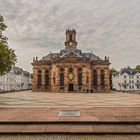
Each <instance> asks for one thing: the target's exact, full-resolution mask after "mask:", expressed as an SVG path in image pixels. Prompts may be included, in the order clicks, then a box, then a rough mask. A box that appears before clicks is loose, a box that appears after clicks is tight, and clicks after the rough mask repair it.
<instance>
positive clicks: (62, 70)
mask: <svg viewBox="0 0 140 140" xmlns="http://www.w3.org/2000/svg"><path fill="white" fill-rule="evenodd" d="M60 86H64V69H63V68H61V69H60Z"/></svg>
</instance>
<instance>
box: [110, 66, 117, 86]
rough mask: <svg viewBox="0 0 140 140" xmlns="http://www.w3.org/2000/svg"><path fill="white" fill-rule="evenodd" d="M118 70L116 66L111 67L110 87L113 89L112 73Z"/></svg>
mask: <svg viewBox="0 0 140 140" xmlns="http://www.w3.org/2000/svg"><path fill="white" fill-rule="evenodd" d="M116 72H117V70H115V69H114V68H111V69H110V89H112V75H113V73H116Z"/></svg>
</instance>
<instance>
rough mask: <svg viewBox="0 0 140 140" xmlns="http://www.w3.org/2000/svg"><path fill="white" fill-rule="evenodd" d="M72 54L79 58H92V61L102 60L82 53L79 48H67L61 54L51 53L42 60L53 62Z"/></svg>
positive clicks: (91, 54)
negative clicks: (54, 59)
mask: <svg viewBox="0 0 140 140" xmlns="http://www.w3.org/2000/svg"><path fill="white" fill-rule="evenodd" d="M70 53H74V54H75V56H76V57H77V58H90V60H102V59H101V58H99V57H98V56H96V55H95V54H93V53H82V51H81V50H79V49H77V48H67V49H63V50H60V53H50V54H48V55H46V56H45V57H43V58H42V59H41V60H52V59H53V58H66V57H68V55H69V54H70Z"/></svg>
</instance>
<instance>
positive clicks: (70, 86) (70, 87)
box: [68, 84, 74, 92]
mask: <svg viewBox="0 0 140 140" xmlns="http://www.w3.org/2000/svg"><path fill="white" fill-rule="evenodd" d="M68 90H69V92H72V91H74V87H73V84H69V89H68Z"/></svg>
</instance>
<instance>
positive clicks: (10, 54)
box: [0, 15, 16, 75]
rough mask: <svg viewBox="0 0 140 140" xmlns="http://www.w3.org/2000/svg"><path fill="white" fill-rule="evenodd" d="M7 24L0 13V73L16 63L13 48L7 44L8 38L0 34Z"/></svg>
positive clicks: (5, 71)
mask: <svg viewBox="0 0 140 140" xmlns="http://www.w3.org/2000/svg"><path fill="white" fill-rule="evenodd" d="M6 28H7V26H6V25H5V24H4V19H3V17H2V16H1V15H0V75H4V74H6V73H7V72H9V71H10V70H11V68H12V66H13V65H14V64H15V63H16V55H15V52H14V50H12V49H11V48H9V46H8V42H7V40H8V38H7V37H6V36H4V35H3V34H2V32H3V31H5V30H6Z"/></svg>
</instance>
